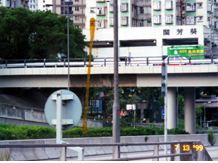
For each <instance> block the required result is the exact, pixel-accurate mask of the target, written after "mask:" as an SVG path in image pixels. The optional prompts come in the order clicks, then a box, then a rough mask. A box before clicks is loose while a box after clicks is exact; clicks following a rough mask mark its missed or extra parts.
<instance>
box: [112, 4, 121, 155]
mask: <svg viewBox="0 0 218 163" xmlns="http://www.w3.org/2000/svg"><path fill="white" fill-rule="evenodd" d="M113 7H114V104H113V143H120V114H119V113H120V104H119V94H118V89H119V88H118V83H119V76H118V2H117V0H114V1H113ZM113 158H120V147H119V146H114V147H113Z"/></svg>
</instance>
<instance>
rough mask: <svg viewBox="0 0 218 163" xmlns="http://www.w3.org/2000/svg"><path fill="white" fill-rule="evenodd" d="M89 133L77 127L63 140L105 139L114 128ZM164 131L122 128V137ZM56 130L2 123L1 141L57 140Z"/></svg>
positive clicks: (151, 128)
mask: <svg viewBox="0 0 218 163" xmlns="http://www.w3.org/2000/svg"><path fill="white" fill-rule="evenodd" d="M87 131H88V132H87V133H86V134H84V133H83V131H82V128H81V127H75V128H72V129H70V130H64V131H63V138H74V137H103V136H112V127H103V128H94V127H89V128H88V129H87ZM168 133H169V134H188V133H187V132H185V131H183V130H181V129H171V130H168ZM163 134H164V129H163V128H159V127H155V126H149V127H136V128H132V127H126V128H124V127H121V128H120V135H121V136H134V135H163ZM55 137H56V130H55V129H53V128H50V127H44V126H17V125H11V124H2V123H0V140H18V139H45V138H55Z"/></svg>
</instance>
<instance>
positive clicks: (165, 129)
mask: <svg viewBox="0 0 218 163" xmlns="http://www.w3.org/2000/svg"><path fill="white" fill-rule="evenodd" d="M162 50H163V48H162ZM167 66H168V65H167V64H166V80H165V81H166V84H165V92H166V93H165V96H164V141H165V142H167ZM165 155H167V145H165ZM165 159H166V161H167V157H166V158H165Z"/></svg>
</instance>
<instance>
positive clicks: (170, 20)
mask: <svg viewBox="0 0 218 163" xmlns="http://www.w3.org/2000/svg"><path fill="white" fill-rule="evenodd" d="M165 18H166V20H165V23H166V24H172V23H173V15H166V16H165Z"/></svg>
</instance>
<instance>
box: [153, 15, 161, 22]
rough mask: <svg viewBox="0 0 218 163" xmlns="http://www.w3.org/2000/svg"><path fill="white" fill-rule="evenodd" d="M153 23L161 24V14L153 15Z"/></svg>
mask: <svg viewBox="0 0 218 163" xmlns="http://www.w3.org/2000/svg"><path fill="white" fill-rule="evenodd" d="M154 24H161V15H154Z"/></svg>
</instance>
